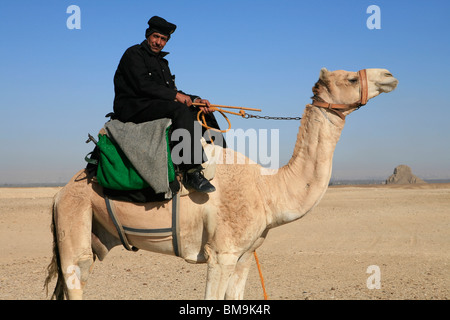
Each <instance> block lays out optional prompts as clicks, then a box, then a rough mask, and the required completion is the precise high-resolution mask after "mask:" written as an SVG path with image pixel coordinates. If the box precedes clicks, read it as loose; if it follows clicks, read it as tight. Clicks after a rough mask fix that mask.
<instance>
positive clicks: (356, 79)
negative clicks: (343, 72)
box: [348, 78, 358, 84]
mask: <svg viewBox="0 0 450 320" xmlns="http://www.w3.org/2000/svg"><path fill="white" fill-rule="evenodd" d="M348 81H349V82H350V83H351V84H354V83H357V82H358V78H354V79H348Z"/></svg>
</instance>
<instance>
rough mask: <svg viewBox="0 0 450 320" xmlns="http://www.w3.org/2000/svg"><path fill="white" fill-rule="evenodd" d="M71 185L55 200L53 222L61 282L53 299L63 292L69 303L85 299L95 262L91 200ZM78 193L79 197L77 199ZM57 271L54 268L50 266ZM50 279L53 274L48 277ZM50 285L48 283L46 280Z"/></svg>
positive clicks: (54, 261)
mask: <svg viewBox="0 0 450 320" xmlns="http://www.w3.org/2000/svg"><path fill="white" fill-rule="evenodd" d="M71 187H73V185H72V186H70V185H68V186H66V187H65V188H64V189H62V190H61V191H60V192H59V193H58V194H57V195H56V196H55V200H54V207H53V215H54V216H53V219H54V234H55V241H56V244H55V245H56V247H55V249H54V255H55V256H56V257H54V258H53V260H52V264H55V263H56V264H57V270H58V271H57V273H58V280H57V285H56V288H55V293H54V296H55V297H56V298H62V293H61V292H64V293H65V295H67V298H68V299H70V300H78V299H82V298H83V289H84V287H85V285H86V282H87V279H88V277H89V274H90V272H91V270H92V267H93V263H94V253H93V251H92V248H91V233H92V208H91V203H90V200H89V197H87V196H86V195H84V196H83V193H82V192H81V194H80V193H78V194H77V192H74V191H73V190H71ZM75 194H77V196H74V195H75ZM50 269H53V272H55V270H54V269H55V267H53V268H52V267H50V266H49V273H50ZM49 276H50V275H49ZM46 282H47V281H46Z"/></svg>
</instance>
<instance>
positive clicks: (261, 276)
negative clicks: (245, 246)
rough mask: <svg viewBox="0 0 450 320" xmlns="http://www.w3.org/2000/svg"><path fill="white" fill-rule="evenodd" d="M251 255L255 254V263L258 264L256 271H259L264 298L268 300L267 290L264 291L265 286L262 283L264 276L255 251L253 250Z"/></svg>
mask: <svg viewBox="0 0 450 320" xmlns="http://www.w3.org/2000/svg"><path fill="white" fill-rule="evenodd" d="M253 255H254V256H255V261H256V265H257V266H258V272H259V278H260V279H261V286H262V289H263V294H264V300H268V299H269V298H268V297H267V292H266V286H265V285H264V278H263V275H262V271H261V266H260V265H259V260H258V255H257V254H256V251H253Z"/></svg>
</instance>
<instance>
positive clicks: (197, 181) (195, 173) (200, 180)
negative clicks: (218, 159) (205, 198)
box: [183, 166, 216, 193]
mask: <svg viewBox="0 0 450 320" xmlns="http://www.w3.org/2000/svg"><path fill="white" fill-rule="evenodd" d="M202 169H203V168H202V166H198V167H195V168H192V169H189V170H187V171H185V172H184V174H183V184H184V186H185V187H186V188H188V189H189V188H192V189H194V190H196V191H198V192H202V193H210V192H214V191H216V188H215V187H214V186H213V185H212V184H211V183H210V182H209V181H208V180H207V179H206V178H205V177H204V176H203V173H202Z"/></svg>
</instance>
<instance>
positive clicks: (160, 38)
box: [147, 32, 169, 53]
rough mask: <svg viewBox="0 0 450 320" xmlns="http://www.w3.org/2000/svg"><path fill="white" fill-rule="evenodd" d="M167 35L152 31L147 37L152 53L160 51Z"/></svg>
mask: <svg viewBox="0 0 450 320" xmlns="http://www.w3.org/2000/svg"><path fill="white" fill-rule="evenodd" d="M167 40H169V39H168V37H167V36H165V35H163V34H161V33H158V32H154V33H152V34H151V35H150V36H149V37H148V38H147V42H148V44H149V45H150V49H151V50H152V51H153V52H154V53H160V52H161V50H162V49H163V48H164V46H165V45H166V43H167Z"/></svg>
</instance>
